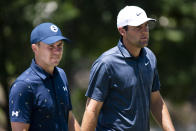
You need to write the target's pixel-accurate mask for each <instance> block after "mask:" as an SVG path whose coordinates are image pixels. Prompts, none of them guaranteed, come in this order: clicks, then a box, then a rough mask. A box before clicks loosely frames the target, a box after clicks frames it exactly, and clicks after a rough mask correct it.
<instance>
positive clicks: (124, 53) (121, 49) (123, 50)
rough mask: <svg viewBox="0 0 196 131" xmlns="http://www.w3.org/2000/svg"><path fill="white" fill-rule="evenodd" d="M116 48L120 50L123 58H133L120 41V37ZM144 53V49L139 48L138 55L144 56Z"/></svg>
mask: <svg viewBox="0 0 196 131" xmlns="http://www.w3.org/2000/svg"><path fill="white" fill-rule="evenodd" d="M118 48H119V50H120V52H121V53H122V55H123V56H124V57H125V58H134V56H132V55H131V54H130V53H129V51H128V50H127V49H126V47H125V46H124V44H123V43H122V39H120V40H119V41H118ZM145 55H146V51H145V49H144V48H142V49H141V51H140V56H139V57H144V56H145Z"/></svg>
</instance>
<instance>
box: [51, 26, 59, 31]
mask: <svg viewBox="0 0 196 131" xmlns="http://www.w3.org/2000/svg"><path fill="white" fill-rule="evenodd" d="M50 29H51V31H53V32H57V31H58V27H57V26H56V25H51V26H50Z"/></svg>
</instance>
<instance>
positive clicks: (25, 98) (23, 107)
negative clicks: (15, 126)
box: [9, 81, 33, 123]
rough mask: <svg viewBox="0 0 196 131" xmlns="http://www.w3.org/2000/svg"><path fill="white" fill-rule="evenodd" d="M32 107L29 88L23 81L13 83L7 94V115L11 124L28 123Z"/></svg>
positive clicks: (31, 96)
mask: <svg viewBox="0 0 196 131" xmlns="http://www.w3.org/2000/svg"><path fill="white" fill-rule="evenodd" d="M32 105H33V95H32V90H31V86H30V85H28V84H27V83H25V82H23V81H17V82H15V83H14V84H13V85H12V87H11V90H10V94H9V115H10V120H11V122H24V123H30V118H31V113H32Z"/></svg>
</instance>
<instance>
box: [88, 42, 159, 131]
mask: <svg viewBox="0 0 196 131" xmlns="http://www.w3.org/2000/svg"><path fill="white" fill-rule="evenodd" d="M159 89H160V82H159V77H158V72H157V67H156V58H155V55H154V54H153V53H152V51H151V50H150V49H148V48H147V47H145V48H142V50H141V53H140V56H139V57H138V58H137V59H136V58H134V57H133V56H132V55H131V54H130V53H129V52H128V51H127V49H126V48H125V46H124V45H123V44H122V42H121V40H120V41H119V42H118V45H117V46H116V47H114V48H112V49H110V50H108V51H106V52H105V53H103V54H102V55H101V56H100V57H99V58H98V59H97V60H96V61H95V62H94V64H93V66H92V69H91V73H90V82H89V87H88V90H87V92H86V96H88V97H90V98H92V99H94V100H97V101H101V102H104V103H103V106H102V108H101V111H100V114H99V117H98V123H97V127H96V131H149V129H150V127H149V115H150V97H151V92H153V91H158V90H159Z"/></svg>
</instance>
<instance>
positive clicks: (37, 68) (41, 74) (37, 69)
mask: <svg viewBox="0 0 196 131" xmlns="http://www.w3.org/2000/svg"><path fill="white" fill-rule="evenodd" d="M31 68H32V70H33V71H34V72H35V73H36V74H37V75H38V76H39V77H40V78H41V79H43V80H45V79H46V78H48V77H51V75H50V74H49V73H47V72H46V71H44V70H43V69H42V68H41V67H40V66H39V65H37V64H36V63H35V59H33V60H32V63H31ZM56 71H57V69H56V67H55V68H54V75H55V74H56Z"/></svg>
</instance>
